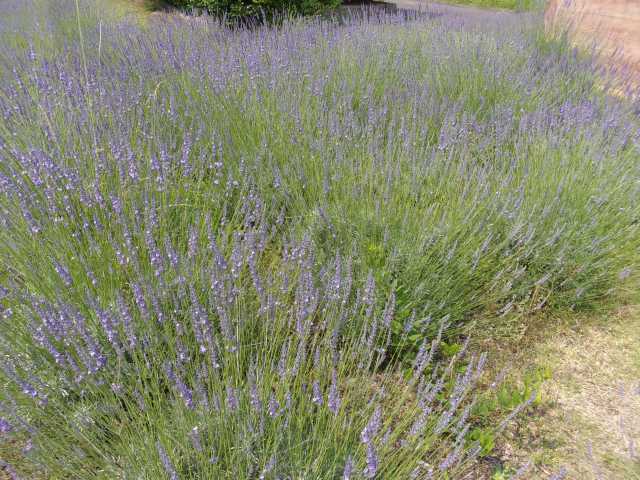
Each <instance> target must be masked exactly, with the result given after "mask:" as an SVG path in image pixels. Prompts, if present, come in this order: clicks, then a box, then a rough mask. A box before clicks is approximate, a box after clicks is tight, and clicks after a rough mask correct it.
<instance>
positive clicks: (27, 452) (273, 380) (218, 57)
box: [0, 0, 640, 480]
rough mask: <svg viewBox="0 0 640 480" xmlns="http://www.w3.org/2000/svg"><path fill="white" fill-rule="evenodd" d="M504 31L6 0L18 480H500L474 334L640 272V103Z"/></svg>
mask: <svg viewBox="0 0 640 480" xmlns="http://www.w3.org/2000/svg"><path fill="white" fill-rule="evenodd" d="M504 18H508V20H507V21H505V20H504ZM501 19H502V20H501V21H499V22H498V21H496V22H491V21H489V22H486V21H483V22H473V21H470V20H465V19H464V18H462V17H454V16H437V15H429V14H424V13H423V14H418V13H415V14H412V13H406V12H404V13H398V14H391V13H382V12H380V11H376V10H362V11H354V12H353V14H351V15H349V16H347V17H345V18H343V17H339V18H334V19H331V18H324V19H322V18H306V19H300V20H297V19H289V20H283V21H282V22H281V23H280V24H279V25H278V26H273V27H268V26H260V25H254V26H251V27H244V28H230V27H227V26H225V25H223V24H221V23H220V22H219V21H216V20H214V19H213V18H205V17H199V18H197V19H187V18H185V17H182V16H177V15H175V16H171V15H169V14H166V15H156V16H151V17H150V18H149V19H147V20H146V21H138V20H136V19H134V18H129V17H124V18H122V17H117V16H115V15H113V13H112V11H111V9H110V8H105V4H104V3H101V2H96V1H89V0H82V1H78V2H76V1H74V0H60V1H56V2H49V1H46V0H0V386H1V388H0V462H1V463H0V466H2V470H3V472H4V474H6V475H8V477H9V478H28V479H30V478H34V479H38V478H47V479H162V478H167V479H171V480H174V479H237V480H241V479H323V480H324V479H344V480H348V479H351V480H356V479H365V478H366V479H372V478H376V479H393V480H395V479H431V478H433V479H464V478H477V477H475V476H474V475H475V474H474V472H475V468H476V464H477V462H478V460H479V459H481V458H482V456H483V455H486V454H487V453H488V451H489V450H490V449H489V448H488V443H489V442H488V441H487V440H486V439H487V438H490V439H493V438H497V437H498V436H499V435H500V434H501V432H502V431H503V430H504V428H505V427H506V425H507V424H508V422H509V421H510V420H511V419H512V418H513V417H514V416H516V415H517V414H518V413H519V412H521V411H522V410H524V409H526V408H527V406H528V405H529V404H530V403H531V402H533V401H534V400H535V392H529V393H531V395H529V394H527V395H526V396H523V398H521V399H520V401H519V402H516V403H517V404H514V405H513V406H512V407H513V408H511V409H510V411H505V412H502V415H501V419H499V420H498V421H492V422H489V424H487V423H488V422H487V421H486V418H484V417H485V416H486V415H488V414H487V412H486V411H485V410H486V409H483V408H479V406H480V404H481V403H482V401H483V399H485V398H487V397H488V396H490V395H492V392H493V391H495V390H496V389H497V388H499V382H500V378H498V379H496V381H495V382H492V380H491V379H488V378H487V375H488V373H487V372H485V369H484V366H485V362H486V357H485V356H484V355H483V354H480V353H479V352H476V351H475V350H474V349H472V348H468V345H469V344H468V343H467V341H468V339H469V337H470V336H472V335H473V334H474V329H476V328H477V327H476V325H477V323H478V321H479V320H482V322H483V323H484V324H487V322H489V323H490V324H495V325H497V326H501V327H503V328H510V327H509V326H512V325H513V326H515V325H521V324H524V323H526V322H527V321H528V318H529V317H530V316H531V315H532V314H534V313H535V312H540V311H549V312H567V311H579V310H589V309H594V308H597V307H598V306H599V305H601V304H602V303H603V302H610V301H611V299H615V298H616V296H617V295H618V294H619V292H621V291H625V290H628V289H630V288H633V286H634V285H636V284H637V278H638V277H637V268H638V263H639V260H640V251H639V248H640V235H639V229H640V204H639V203H638V196H639V194H640V103H638V101H637V100H636V99H638V98H640V96H639V95H640V92H638V91H635V92H634V91H633V90H632V87H631V86H625V85H622V86H620V85H619V84H618V83H615V82H614V81H613V80H612V79H611V78H609V76H608V74H607V72H605V71H604V70H603V69H602V68H601V67H599V66H598V63H597V62H596V58H595V57H594V56H592V55H589V54H588V53H587V52H581V51H578V50H576V49H574V48H572V47H571V46H570V45H569V43H568V41H567V40H566V38H565V37H563V36H562V35H557V36H555V37H551V36H549V35H545V32H544V27H543V24H542V18H541V15H540V14H538V13H530V14H520V15H518V16H513V17H501ZM625 88H626V91H625ZM614 90H615V93H616V94H615V95H614V94H613V93H614ZM621 91H624V93H625V96H621V95H619V92H621ZM514 328H515V327H514ZM492 418H493V417H492ZM0 475H1V474H0ZM511 478H527V477H526V473H525V472H524V470H523V471H522V472H520V473H514V475H513V476H512V477H511ZM558 478H560V477H558Z"/></svg>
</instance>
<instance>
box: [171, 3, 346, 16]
mask: <svg viewBox="0 0 640 480" xmlns="http://www.w3.org/2000/svg"><path fill="white" fill-rule="evenodd" d="M169 3H171V4H173V5H175V6H176V7H179V8H183V9H185V10H188V11H193V10H196V11H206V12H208V13H210V14H214V15H224V16H227V17H230V18H244V17H261V16H263V15H265V16H266V17H271V16H272V15H274V14H278V13H293V14H301V15H316V14H319V13H323V12H326V11H328V10H331V9H333V8H335V7H337V6H338V5H340V3H342V2H341V0H169Z"/></svg>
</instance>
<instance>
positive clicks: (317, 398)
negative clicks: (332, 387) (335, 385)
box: [311, 380, 323, 405]
mask: <svg viewBox="0 0 640 480" xmlns="http://www.w3.org/2000/svg"><path fill="white" fill-rule="evenodd" d="M311 389H312V392H313V395H312V397H311V401H312V402H313V403H315V404H316V405H322V403H323V395H322V389H321V388H320V383H319V382H318V381H317V380H314V381H313V385H312V386H311Z"/></svg>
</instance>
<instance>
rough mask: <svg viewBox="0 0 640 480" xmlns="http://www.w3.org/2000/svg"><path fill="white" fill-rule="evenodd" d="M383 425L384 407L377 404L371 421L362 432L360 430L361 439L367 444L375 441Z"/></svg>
mask: <svg viewBox="0 0 640 480" xmlns="http://www.w3.org/2000/svg"><path fill="white" fill-rule="evenodd" d="M381 426H382V408H381V407H380V405H377V406H376V408H375V410H374V411H373V414H372V415H371V418H370V419H369V422H368V423H367V424H366V425H365V427H364V429H363V430H362V432H360V441H361V442H362V443H365V444H369V443H371V442H372V441H373V438H374V437H375V436H376V435H377V434H378V431H379V430H380V427H381Z"/></svg>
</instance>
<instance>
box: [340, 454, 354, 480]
mask: <svg viewBox="0 0 640 480" xmlns="http://www.w3.org/2000/svg"><path fill="white" fill-rule="evenodd" d="M353 474H354V468H353V458H351V455H349V456H348V457H347V461H346V462H345V463H344V470H343V472H342V480H351V476H352V475H353Z"/></svg>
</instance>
